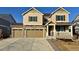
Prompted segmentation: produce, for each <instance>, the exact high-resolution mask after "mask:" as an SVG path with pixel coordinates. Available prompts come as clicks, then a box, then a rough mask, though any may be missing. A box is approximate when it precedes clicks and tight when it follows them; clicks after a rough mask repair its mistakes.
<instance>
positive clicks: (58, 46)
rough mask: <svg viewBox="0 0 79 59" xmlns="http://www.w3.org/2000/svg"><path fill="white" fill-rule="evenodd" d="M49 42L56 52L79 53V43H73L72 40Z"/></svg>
mask: <svg viewBox="0 0 79 59" xmlns="http://www.w3.org/2000/svg"><path fill="white" fill-rule="evenodd" d="M48 42H49V43H50V45H51V46H52V47H54V49H55V50H56V51H79V41H77V42H73V41H71V40H48Z"/></svg>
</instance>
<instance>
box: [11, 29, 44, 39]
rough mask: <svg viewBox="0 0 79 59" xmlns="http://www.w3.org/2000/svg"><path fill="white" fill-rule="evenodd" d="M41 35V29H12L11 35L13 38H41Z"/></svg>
mask: <svg viewBox="0 0 79 59" xmlns="http://www.w3.org/2000/svg"><path fill="white" fill-rule="evenodd" d="M43 33H44V32H43V29H27V30H25V31H23V30H22V29H14V30H13V33H12V34H13V37H15V38H20V37H26V38H43Z"/></svg>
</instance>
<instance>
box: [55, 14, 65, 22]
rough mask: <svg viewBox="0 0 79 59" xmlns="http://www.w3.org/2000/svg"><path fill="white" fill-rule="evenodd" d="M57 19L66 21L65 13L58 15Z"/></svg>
mask: <svg viewBox="0 0 79 59" xmlns="http://www.w3.org/2000/svg"><path fill="white" fill-rule="evenodd" d="M56 21H65V15H56Z"/></svg>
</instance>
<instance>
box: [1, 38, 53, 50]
mask: <svg viewBox="0 0 79 59" xmlns="http://www.w3.org/2000/svg"><path fill="white" fill-rule="evenodd" d="M53 50H54V49H53V48H52V47H51V46H50V44H49V43H48V41H47V40H46V39H26V38H9V39H4V40H1V41H0V51H53Z"/></svg>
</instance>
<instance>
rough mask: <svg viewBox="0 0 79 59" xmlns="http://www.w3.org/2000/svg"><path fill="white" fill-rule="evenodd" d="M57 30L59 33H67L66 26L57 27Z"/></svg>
mask: <svg viewBox="0 0 79 59" xmlns="http://www.w3.org/2000/svg"><path fill="white" fill-rule="evenodd" d="M56 30H57V31H65V27H64V26H56Z"/></svg>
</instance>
